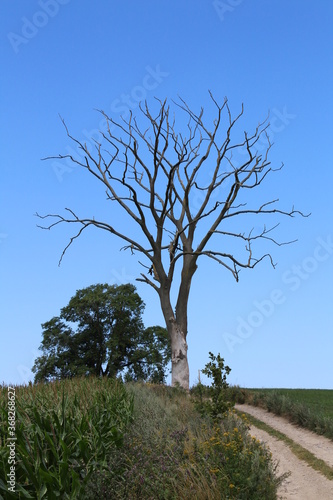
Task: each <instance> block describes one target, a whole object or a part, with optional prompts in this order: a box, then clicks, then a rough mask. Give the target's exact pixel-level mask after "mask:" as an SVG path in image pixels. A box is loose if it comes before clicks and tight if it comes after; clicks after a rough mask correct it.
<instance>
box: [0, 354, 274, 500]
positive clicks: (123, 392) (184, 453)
mask: <svg viewBox="0 0 333 500" xmlns="http://www.w3.org/2000/svg"><path fill="white" fill-rule="evenodd" d="M214 359H215V362H216V363H215V364H214ZM214 359H213V358H212V361H211V367H210V368H214V366H215V368H216V367H217V366H218V362H220V363H221V362H222V363H223V360H222V359H221V358H220V357H217V358H215V357H214ZM220 367H221V365H220ZM208 370H209V368H208ZM211 373H213V372H211ZM215 373H217V372H215ZM220 380H221V381H222V383H223V380H224V379H223V377H222V378H221V379H220ZM214 381H215V382H217V386H216V387H217V389H216V390H218V391H219V390H220V389H221V387H218V378H215V379H214ZM224 382H225V381H224ZM14 389H15V404H16V427H15V433H16V438H17V440H16V441H15V453H16V458H17V463H16V466H15V476H16V478H15V479H16V493H11V492H10V491H8V483H7V479H8V476H7V474H8V473H9V464H8V458H9V453H10V450H9V448H8V447H7V443H8V388H7V387H6V386H3V387H2V388H1V393H0V408H1V409H0V495H2V497H3V498H5V499H12V498H34V499H36V498H38V499H42V498H44V499H48V500H49V499H50V500H52V499H53V498H63V499H75V498H79V499H87V500H89V499H96V498H99V499H109V498H114V499H117V498H119V499H131V500H132V499H145V500H146V499H154V500H155V499H163V500H164V499H178V498H179V499H180V498H198V499H202V500H205V499H214V500H215V499H217V498H221V499H227V498H229V499H232V498H237V499H240V500H241V499H244V500H250V499H258V500H259V499H262V498H265V499H267V500H270V499H272V500H273V499H276V492H277V487H278V485H279V484H280V481H281V480H282V478H277V477H276V465H275V464H274V463H273V461H272V457H271V454H270V452H269V450H267V449H266V448H265V447H264V445H263V444H262V443H260V442H259V441H258V440H256V439H255V438H253V437H251V436H250V434H249V432H248V422H247V420H246V419H245V418H244V417H243V418H240V417H239V416H237V414H236V413H235V411H234V410H233V409H232V404H231V403H228V405H227V406H225V402H223V401H222V393H221V392H219V394H218V397H216V398H215V400H214V399H212V400H208V401H207V399H205V398H203V399H202V398H200V396H198V395H197V394H196V392H198V389H196V390H194V392H193V394H191V395H189V394H188V393H187V392H186V391H184V390H183V389H181V388H177V387H175V388H171V387H168V386H165V385H161V384H151V383H140V382H129V383H126V384H125V383H123V382H121V381H119V380H116V379H111V378H106V377H103V378H97V377H93V376H91V377H85V378H73V379H70V380H64V381H55V382H48V383H38V384H35V385H29V386H19V387H15V388H14ZM199 392H200V389H199ZM225 394H226V393H225ZM202 403H204V405H205V408H206V410H207V411H206V413H205V412H204V407H203V406H202ZM207 403H208V406H206V404H207ZM209 404H210V405H211V406H209ZM220 411H221V412H222V413H220Z"/></svg>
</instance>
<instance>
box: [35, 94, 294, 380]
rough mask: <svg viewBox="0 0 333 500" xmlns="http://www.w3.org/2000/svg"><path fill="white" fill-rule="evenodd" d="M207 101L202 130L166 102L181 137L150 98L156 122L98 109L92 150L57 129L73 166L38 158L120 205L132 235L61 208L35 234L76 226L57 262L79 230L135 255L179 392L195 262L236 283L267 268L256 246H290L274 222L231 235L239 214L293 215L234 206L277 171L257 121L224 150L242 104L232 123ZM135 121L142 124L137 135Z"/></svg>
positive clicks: (198, 118) (270, 205) (272, 206)
mask: <svg viewBox="0 0 333 500" xmlns="http://www.w3.org/2000/svg"><path fill="white" fill-rule="evenodd" d="M210 97H211V99H212V103H213V105H214V109H215V113H216V115H215V116H216V118H215V120H214V121H213V123H212V124H211V126H210V128H208V126H207V125H206V124H205V123H204V119H203V115H204V111H203V109H201V110H200V113H199V114H195V113H194V112H193V111H192V110H191V109H190V108H189V106H188V105H187V103H186V102H185V101H184V100H182V99H180V101H179V102H178V103H175V104H176V106H177V107H178V108H179V109H180V110H181V112H183V113H184V116H185V117H186V121H187V126H186V134H187V136H186V135H184V133H181V132H178V131H177V130H176V126H175V119H174V118H172V116H171V111H170V106H169V104H168V103H167V100H165V101H164V102H162V101H159V100H158V112H157V115H156V116H153V115H152V112H151V109H150V108H149V107H148V105H147V103H145V104H144V105H142V106H140V113H139V118H134V117H133V116H132V115H130V117H129V119H128V120H125V119H122V120H120V122H116V121H114V120H113V119H112V118H110V117H109V116H107V114H106V113H105V112H104V111H100V112H101V113H102V115H103V116H104V118H105V120H106V123H107V131H106V132H105V131H104V132H103V131H101V142H98V141H95V144H94V146H95V150H94V151H90V150H89V149H88V147H87V145H86V144H83V143H82V142H80V141H78V140H77V139H75V138H74V137H72V135H71V134H70V133H69V130H68V128H67V126H66V124H65V122H64V121H63V124H64V126H65V128H66V132H67V135H68V137H69V138H70V139H71V140H72V141H74V143H76V145H77V146H78V147H79V148H80V150H81V151H82V156H83V159H77V158H74V157H73V156H71V155H59V156H57V157H48V158H45V159H50V158H58V159H59V158H60V159H68V158H69V159H70V160H71V161H72V162H73V163H75V164H77V165H78V166H80V167H82V168H83V169H86V170H87V171H88V172H89V173H91V174H92V175H93V176H94V177H96V178H97V179H98V180H99V181H101V182H102V183H103V184H104V185H105V187H106V193H107V198H108V200H110V201H111V202H114V203H116V204H118V205H120V207H121V208H122V209H123V210H124V213H125V214H127V216H128V217H129V218H130V219H132V220H133V221H135V223H136V224H137V225H138V228H139V230H140V231H139V234H140V237H134V236H133V235H131V234H130V232H127V231H126V229H124V225H123V224H119V225H118V227H117V224H116V223H114V222H107V221H101V220H95V218H87V219H85V218H81V217H79V216H78V215H76V213H74V211H73V210H71V209H70V208H66V209H65V210H66V214H67V215H64V216H62V215H59V214H55V215H52V214H48V215H44V216H41V215H39V214H36V215H37V216H38V217H40V218H41V219H52V220H53V222H51V223H50V224H49V225H47V226H42V227H43V229H51V228H52V227H54V226H57V225H59V224H62V223H72V224H76V225H78V226H79V230H78V232H77V233H76V234H75V235H74V236H73V237H72V238H71V239H70V241H69V243H68V245H67V246H66V248H65V249H64V250H63V252H62V255H61V258H60V262H61V260H62V258H63V256H64V254H65V252H66V250H67V249H68V247H69V246H70V245H71V244H72V242H73V241H74V240H75V239H76V238H78V237H79V236H80V234H81V233H82V232H83V230H85V229H86V228H88V227H89V226H94V227H97V228H100V229H104V230H106V231H109V232H110V233H111V234H113V235H115V236H118V237H119V238H120V239H122V240H123V241H124V242H125V246H124V247H123V248H124V249H128V250H130V251H131V253H132V254H134V253H136V252H138V253H139V254H142V255H143V257H144V259H145V262H141V261H139V262H140V264H141V265H142V266H143V268H144V270H143V272H142V273H141V274H140V277H139V278H138V281H142V282H144V283H147V284H148V285H150V286H151V287H152V288H154V290H156V292H157V293H158V296H159V299H160V304H161V308H162V312H163V315H164V319H165V322H166V326H167V329H168V332H169V334H170V338H171V347H172V384H173V385H175V384H177V383H179V384H180V386H182V387H184V388H186V389H188V388H189V366H188V360H187V349H188V346H187V329H188V321H187V317H188V313H187V311H188V299H189V293H190V289H191V283H192V278H193V276H194V273H195V271H196V269H197V265H198V259H199V257H201V258H202V257H207V258H209V259H212V260H214V261H216V262H217V263H218V264H220V265H222V266H223V267H224V268H225V269H227V270H228V271H230V272H231V274H232V275H233V277H234V278H235V279H236V281H238V279H239V273H240V270H241V269H244V268H250V269H253V268H254V267H255V266H256V265H257V264H259V262H261V261H262V260H263V259H265V258H267V259H269V261H270V263H271V264H272V266H273V267H274V266H275V264H274V262H273V258H272V256H271V254H270V253H265V254H261V255H260V256H258V257H256V256H255V255H254V254H253V250H252V247H253V243H254V242H255V241H256V240H269V241H270V242H271V243H273V244H276V245H284V244H288V243H291V242H290V241H288V242H284V243H281V242H278V241H276V240H275V239H274V238H273V237H272V236H271V232H272V230H273V229H275V228H276V226H277V225H278V224H275V225H273V227H269V228H266V226H265V225H263V226H262V230H260V231H259V232H256V233H255V231H254V230H253V229H251V230H249V232H247V233H245V232H240V231H239V230H237V229H235V228H236V222H237V221H239V220H242V224H244V219H243V218H242V219H241V217H242V216H246V217H247V218H249V221H251V222H252V219H253V216H273V215H275V216H276V215H277V216H288V217H294V216H295V215H296V214H300V215H302V216H303V214H302V213H301V212H300V211H298V210H294V208H292V209H291V210H290V211H285V210H281V209H279V208H277V205H276V204H277V202H278V199H275V200H271V201H267V202H264V203H261V204H257V205H256V204H255V203H254V202H253V200H252V201H251V203H252V204H254V206H248V203H247V202H246V201H243V199H242V196H241V195H242V194H243V193H245V192H246V190H252V189H254V188H257V187H259V186H260V185H262V184H263V182H264V180H265V179H266V177H267V175H268V174H269V173H271V172H273V171H275V170H280V169H281V168H282V166H281V167H279V168H277V169H273V168H271V167H270V162H269V161H268V154H269V151H270V149H271V143H270V141H269V136H268V133H267V128H268V127H269V123H268V122H267V120H265V121H264V122H262V123H259V125H258V126H257V127H256V129H255V131H254V132H253V133H252V135H249V134H247V133H246V132H244V133H242V134H241V138H240V140H238V141H237V140H236V141H235V142H232V134H233V136H234V132H235V133H236V124H237V123H238V121H239V120H240V118H241V116H242V115H243V106H242V109H241V111H240V113H239V114H238V115H237V116H236V117H235V118H232V115H231V112H230V109H229V106H228V102H227V99H225V100H224V103H223V104H222V105H219V104H218V103H217V102H216V100H215V99H214V97H213V95H212V94H210ZM176 109H177V108H176ZM139 119H142V120H143V121H144V122H146V123H147V128H146V129H144V127H143V126H142V124H141V123H139ZM221 133H222V137H221ZM263 138H264V139H265V141H266V146H265V148H264V153H263V154H260V153H259V151H258V145H259V141H260V143H261V142H262V139H263ZM233 140H234V137H233ZM102 146H103V147H102ZM259 149H262V148H259ZM237 152H241V153H242V154H241V155H240V157H241V158H242V161H241V162H239V161H238V160H236V159H235V156H236V153H237ZM207 169H210V170H209V171H207ZM119 226H120V227H119ZM40 227H41V226H40ZM230 238H233V240H232V241H233V242H234V243H235V242H240V243H243V244H242V250H241V252H240V254H241V255H240V256H238V255H236V254H237V251H238V250H236V247H235V246H234V243H233V244H232V245H231V249H230V247H228V243H230ZM244 251H245V255H244ZM60 262H59V264H60ZM178 263H179V264H180V269H179V271H180V278H181V279H180V284H179V289H178V295H177V301H176V304H175V307H173V305H172V303H171V299H170V292H171V286H172V284H173V281H174V276H175V270H176V265H177V264H178ZM178 267H179V266H177V270H178Z"/></svg>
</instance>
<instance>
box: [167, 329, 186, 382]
mask: <svg viewBox="0 0 333 500" xmlns="http://www.w3.org/2000/svg"><path fill="white" fill-rule="evenodd" d="M170 328H171V332H170V337H171V353H172V354H171V362H172V379H171V380H172V381H171V383H172V386H175V385H178V384H179V385H180V386H181V387H183V388H184V389H186V390H187V391H188V390H189V382H190V371H189V365H188V360H187V343H186V335H185V333H184V332H182V330H181V328H180V326H179V325H178V324H177V323H176V320H175V319H173V321H171V322H170Z"/></svg>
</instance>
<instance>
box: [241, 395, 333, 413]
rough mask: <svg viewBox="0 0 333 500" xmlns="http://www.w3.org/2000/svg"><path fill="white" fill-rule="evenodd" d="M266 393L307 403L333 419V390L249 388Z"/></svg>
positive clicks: (314, 409)
mask: <svg viewBox="0 0 333 500" xmlns="http://www.w3.org/2000/svg"><path fill="white" fill-rule="evenodd" d="M249 390H250V391H260V392H263V393H266V394H269V393H272V392H275V393H277V394H279V395H282V396H286V397H288V398H289V399H290V400H291V401H292V402H294V403H300V404H304V405H306V406H307V407H308V408H310V410H311V411H313V412H314V413H317V414H322V415H323V416H326V417H330V418H331V419H333V390H329V389H249Z"/></svg>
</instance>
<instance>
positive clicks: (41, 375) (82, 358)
mask: <svg viewBox="0 0 333 500" xmlns="http://www.w3.org/2000/svg"><path fill="white" fill-rule="evenodd" d="M144 308H145V304H144V302H143V301H142V299H141V298H140V296H139V295H138V294H137V293H136V288H135V286H134V285H130V284H127V285H120V286H116V285H107V284H97V285H92V286H89V287H87V288H83V289H82V290H78V291H77V292H76V294H75V295H74V297H72V298H71V299H70V301H69V303H68V305H67V306H66V307H63V308H62V309H61V313H60V316H57V317H54V318H52V319H51V320H50V321H47V322H46V323H44V324H42V328H43V340H42V343H41V346H40V348H39V349H40V350H41V351H42V355H41V356H40V357H38V358H37V359H36V360H35V364H34V366H33V368H32V371H33V372H34V373H35V382H38V381H42V380H44V381H48V380H53V379H62V378H68V377H74V376H80V375H91V374H93V375H96V376H110V377H113V376H119V375H123V376H124V377H125V378H126V380H137V379H143V380H148V379H149V380H152V381H153V382H163V381H164V379H165V373H166V367H167V364H168V363H169V361H170V359H171V347H170V340H169V336H168V333H167V330H166V329H165V328H162V327H160V326H152V327H149V328H144V324H143V321H142V313H143V311H144Z"/></svg>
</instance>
